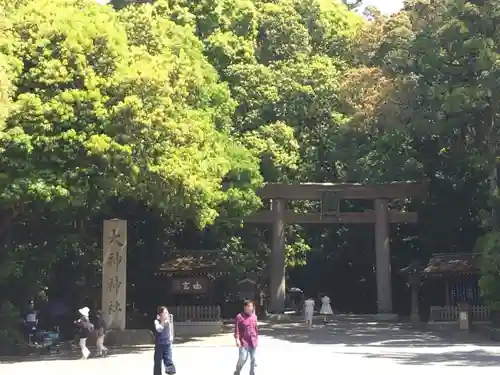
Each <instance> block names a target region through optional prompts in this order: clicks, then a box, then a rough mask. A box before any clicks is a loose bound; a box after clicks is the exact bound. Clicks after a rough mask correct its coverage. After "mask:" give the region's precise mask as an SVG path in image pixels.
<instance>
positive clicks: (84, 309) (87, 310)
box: [78, 306, 90, 317]
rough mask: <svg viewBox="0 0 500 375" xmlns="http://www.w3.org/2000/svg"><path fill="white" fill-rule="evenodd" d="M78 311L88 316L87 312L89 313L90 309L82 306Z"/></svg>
mask: <svg viewBox="0 0 500 375" xmlns="http://www.w3.org/2000/svg"><path fill="white" fill-rule="evenodd" d="M78 312H79V313H80V314H81V315H83V316H86V317H88V316H89V313H90V309H89V308H88V307H86V306H85V307H82V308H81V309H80V310H78Z"/></svg>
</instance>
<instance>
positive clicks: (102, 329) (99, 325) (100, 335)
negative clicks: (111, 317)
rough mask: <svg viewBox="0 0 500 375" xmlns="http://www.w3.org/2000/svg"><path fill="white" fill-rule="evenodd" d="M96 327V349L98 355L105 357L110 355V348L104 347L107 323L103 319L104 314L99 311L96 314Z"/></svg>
mask: <svg viewBox="0 0 500 375" xmlns="http://www.w3.org/2000/svg"><path fill="white" fill-rule="evenodd" d="M94 327H95V329H96V331H97V339H96V344H95V345H96V347H97V355H98V356H103V357H105V356H106V355H107V354H108V348H106V347H105V346H104V339H105V337H106V322H104V319H103V318H102V313H101V311H100V310H97V312H96V313H95V321H94Z"/></svg>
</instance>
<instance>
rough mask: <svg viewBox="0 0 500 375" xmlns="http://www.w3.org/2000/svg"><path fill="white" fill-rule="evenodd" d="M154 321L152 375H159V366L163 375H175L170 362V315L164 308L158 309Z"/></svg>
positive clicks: (171, 337) (172, 363)
mask: <svg viewBox="0 0 500 375" xmlns="http://www.w3.org/2000/svg"><path fill="white" fill-rule="evenodd" d="M157 314H158V315H156V320H155V322H154V323H155V357H154V375H161V373H162V372H161V364H162V363H163V365H164V366H165V373H167V374H168V375H173V374H175V373H176V370H175V366H174V362H173V360H172V339H173V335H172V330H173V327H172V323H171V322H170V314H169V313H168V310H167V308H166V307H165V306H160V307H158V311H157Z"/></svg>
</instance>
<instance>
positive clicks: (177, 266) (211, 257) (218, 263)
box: [159, 250, 226, 273]
mask: <svg viewBox="0 0 500 375" xmlns="http://www.w3.org/2000/svg"><path fill="white" fill-rule="evenodd" d="M225 265H226V262H224V261H223V260H222V259H221V257H220V253H219V252H218V251H207V250H189V251H179V252H176V253H174V254H172V255H170V256H169V259H167V260H166V261H165V262H164V263H163V264H162V265H161V266H160V268H159V271H160V272H172V273H173V272H214V271H221V269H223V268H224V266H225Z"/></svg>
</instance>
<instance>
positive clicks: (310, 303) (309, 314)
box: [304, 298, 314, 328]
mask: <svg viewBox="0 0 500 375" xmlns="http://www.w3.org/2000/svg"><path fill="white" fill-rule="evenodd" d="M304 313H305V318H306V325H308V326H309V328H312V325H313V315H314V300H313V299H312V298H308V299H306V300H305V301H304Z"/></svg>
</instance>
